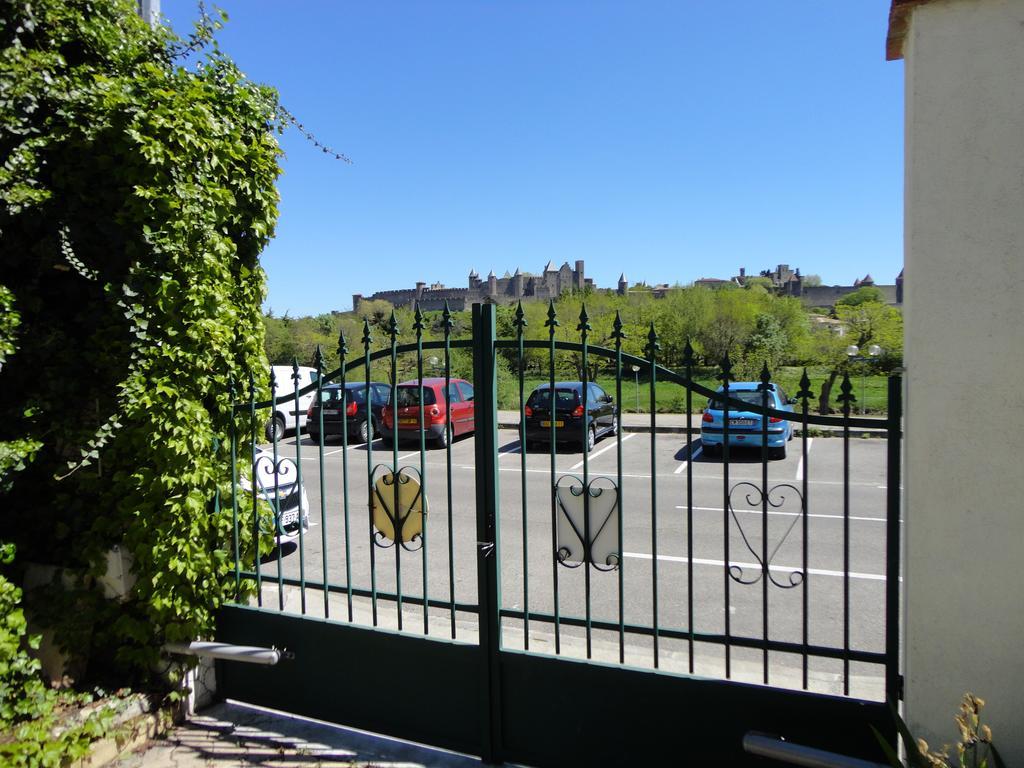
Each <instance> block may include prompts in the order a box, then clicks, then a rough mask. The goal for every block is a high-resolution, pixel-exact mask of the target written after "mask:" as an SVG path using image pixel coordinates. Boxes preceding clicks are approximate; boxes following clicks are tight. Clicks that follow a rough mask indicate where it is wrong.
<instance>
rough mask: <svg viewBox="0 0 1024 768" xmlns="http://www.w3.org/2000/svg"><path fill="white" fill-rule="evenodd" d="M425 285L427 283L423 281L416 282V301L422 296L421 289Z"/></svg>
mask: <svg viewBox="0 0 1024 768" xmlns="http://www.w3.org/2000/svg"><path fill="white" fill-rule="evenodd" d="M426 287H427V284H426V283H424V282H423V281H417V282H416V301H419V300H420V299H422V298H423V289H424V288H426Z"/></svg>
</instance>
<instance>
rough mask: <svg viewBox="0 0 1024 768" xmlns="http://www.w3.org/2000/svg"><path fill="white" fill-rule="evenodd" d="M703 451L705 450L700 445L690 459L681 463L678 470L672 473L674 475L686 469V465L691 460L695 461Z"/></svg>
mask: <svg viewBox="0 0 1024 768" xmlns="http://www.w3.org/2000/svg"><path fill="white" fill-rule="evenodd" d="M703 452H704V449H703V448H700V447H698V448H697V450H695V451H694V452H693V453H691V454H690V458H689V459H688V460H686V461H684V462H683V463H682V464H680V465H679V466H678V467H676V471H675V472H673V473H672V474H673V475H678V474H679V473H680V472H682V471H683V470H684V469H686V465H687V464H689V463H690V462H691V461H694V460H695V459H696V458H697V457H698V456H700V455H701V453H703Z"/></svg>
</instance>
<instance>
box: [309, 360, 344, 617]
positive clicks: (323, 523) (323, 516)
mask: <svg viewBox="0 0 1024 768" xmlns="http://www.w3.org/2000/svg"><path fill="white" fill-rule="evenodd" d="M314 361H315V363H316V412H317V429H318V430H319V432H318V433H317V435H318V438H317V448H318V451H319V452H318V464H317V466H318V467H319V468H320V471H319V472H318V474H319V475H320V559H321V562H322V564H323V581H324V586H323V590H324V618H325V619H329V618H331V604H330V597H331V590H330V589H328V587H327V585H328V584H329V583H330V579H329V578H328V576H327V487H326V482H325V480H324V475H325V474H326V473H325V472H324V353H323V352H322V351H321V350H320V345H319V344H317V345H316V354H315V355H314ZM342 413H344V411H342ZM306 430H307V431H309V428H308V427H307V428H306Z"/></svg>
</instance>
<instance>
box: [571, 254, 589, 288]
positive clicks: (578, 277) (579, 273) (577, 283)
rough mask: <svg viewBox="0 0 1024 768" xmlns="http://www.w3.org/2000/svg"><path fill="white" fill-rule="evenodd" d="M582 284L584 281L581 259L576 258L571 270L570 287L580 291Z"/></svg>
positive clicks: (584, 283)
mask: <svg viewBox="0 0 1024 768" xmlns="http://www.w3.org/2000/svg"><path fill="white" fill-rule="evenodd" d="M584 285H586V281H585V280H584V279H583V259H577V260H576V269H574V270H573V272H572V287H573V288H574V289H576V290H577V291H582V290H583V286H584Z"/></svg>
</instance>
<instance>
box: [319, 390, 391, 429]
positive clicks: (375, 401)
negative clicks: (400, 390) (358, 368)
mask: <svg viewBox="0 0 1024 768" xmlns="http://www.w3.org/2000/svg"><path fill="white" fill-rule="evenodd" d="M366 394H367V389H366V382H365V381H361V382H349V383H347V384H345V388H344V390H342V387H341V385H340V384H328V385H327V386H325V387H324V388H323V390H322V392H321V402H320V403H317V402H316V401H315V400H314V402H313V404H312V405H311V406H310V407H309V412H308V413H307V414H306V432H307V433H308V434H309V436H310V437H311V438H312V439H313V440H319V439H320V418H321V410H322V412H323V425H324V440H326V439H327V438H328V437H331V436H332V435H333V436H338V437H340V436H341V433H342V430H346V431H348V436H349V438H350V439H351V440H354V441H359V442H363V443H366V442H369V441H370V440H373V438H374V435H376V434H377V433H378V431H379V427H380V420H381V416H380V414H381V410H382V409H383V408H384V406H385V405H387V402H388V397H389V396H390V394H391V388H390V387H389V386H388V385H387V384H382V383H379V382H373V381H371V382H370V389H369V394H370V402H369V405H367V399H366Z"/></svg>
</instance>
